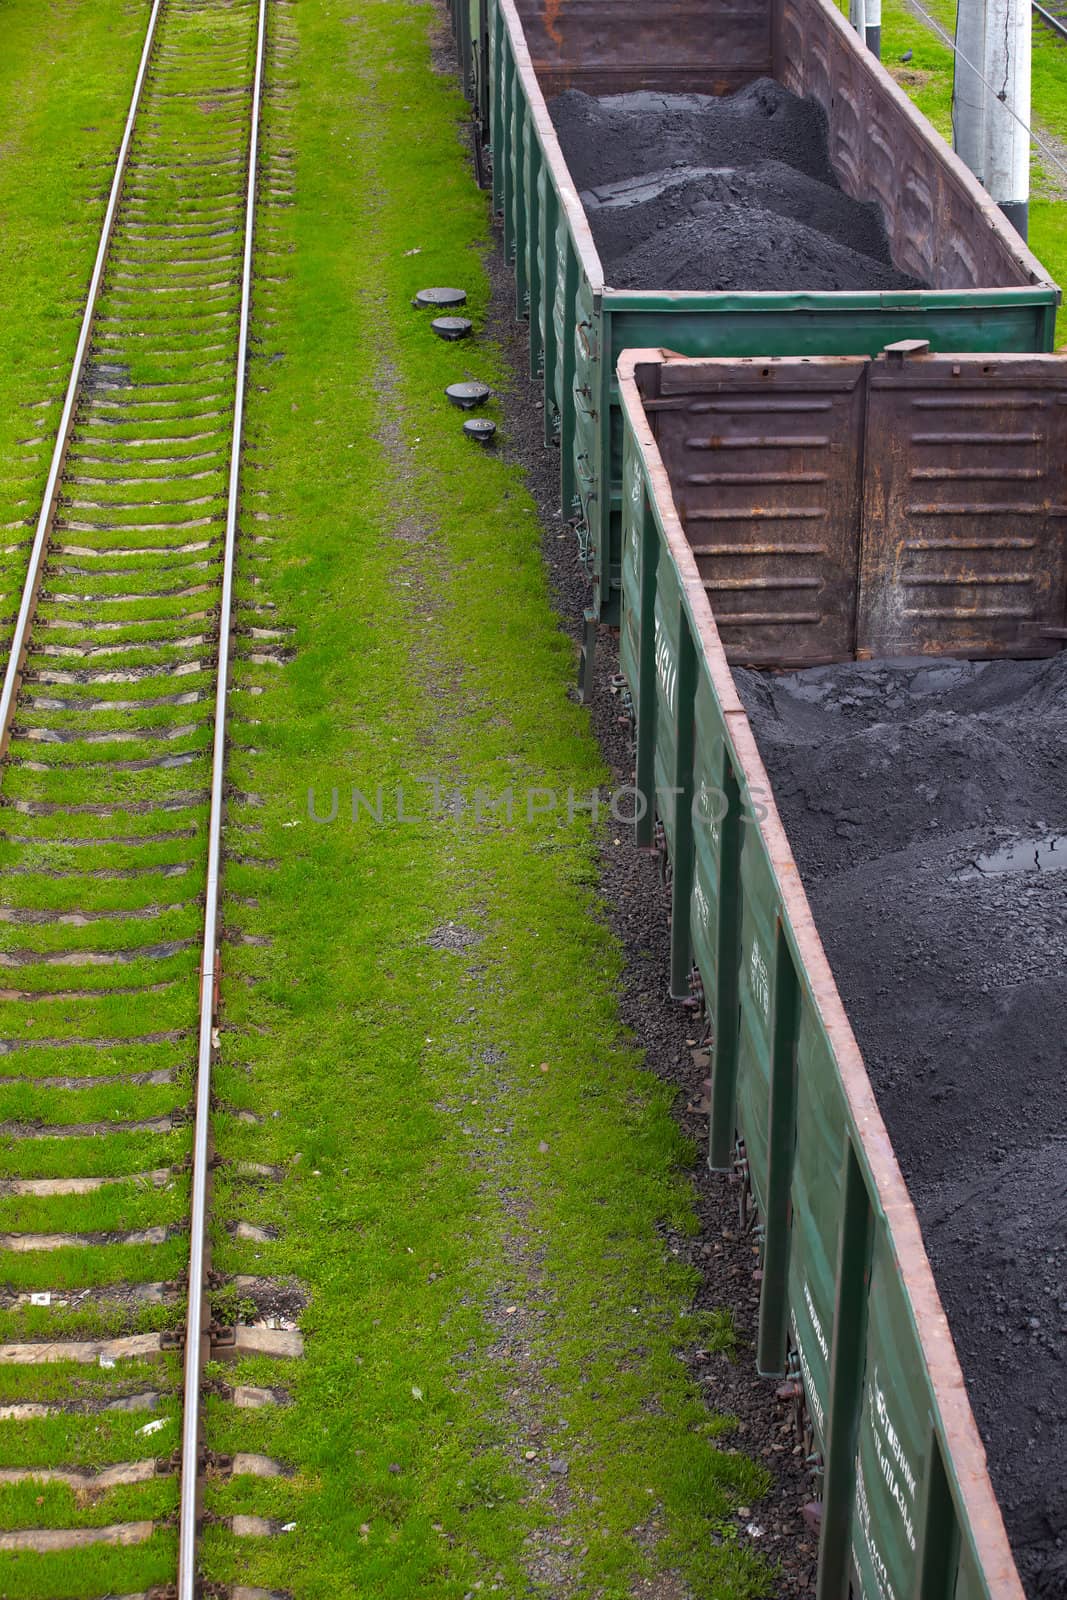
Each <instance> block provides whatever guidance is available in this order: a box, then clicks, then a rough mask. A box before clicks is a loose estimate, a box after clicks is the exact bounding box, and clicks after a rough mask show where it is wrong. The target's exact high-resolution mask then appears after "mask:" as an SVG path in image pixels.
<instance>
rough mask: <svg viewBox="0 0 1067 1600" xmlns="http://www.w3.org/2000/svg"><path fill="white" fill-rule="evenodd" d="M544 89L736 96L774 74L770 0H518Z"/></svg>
mask: <svg viewBox="0 0 1067 1600" xmlns="http://www.w3.org/2000/svg"><path fill="white" fill-rule="evenodd" d="M518 12H519V15H520V17H521V18H522V24H523V28H524V30H525V33H526V39H527V42H528V44H529V46H530V54H531V56H532V57H533V59H534V62H535V64H536V66H537V69H538V73H539V75H540V78H541V87H542V89H543V90H544V92H545V94H547V95H553V94H559V93H560V92H561V91H562V90H564V89H584V90H585V92H586V93H587V94H623V93H626V92H627V91H628V90H631V89H674V90H698V91H699V92H700V93H702V94H729V93H731V92H732V91H733V90H734V89H740V88H741V87H742V86H743V85H744V84H746V83H749V82H750V81H751V80H752V79H753V78H759V77H765V76H769V74H770V72H771V0H753V3H752V4H745V3H744V0H661V3H659V4H657V5H655V6H640V5H634V4H632V0H518Z"/></svg>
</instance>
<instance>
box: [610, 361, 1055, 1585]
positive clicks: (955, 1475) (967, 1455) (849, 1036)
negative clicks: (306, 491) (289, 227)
mask: <svg viewBox="0 0 1067 1600" xmlns="http://www.w3.org/2000/svg"><path fill="white" fill-rule="evenodd" d="M669 359H672V358H671V356H670V353H669V352H667V351H663V350H625V351H623V352H622V354H621V355H620V357H619V363H618V369H617V371H618V380H619V398H620V401H621V403H622V406H623V410H624V414H625V416H626V418H627V420H628V421H629V423H630V426H631V427H632V429H633V432H634V436H635V438H636V439H637V440H638V442H639V444H640V446H641V449H642V452H643V454H644V456H645V462H646V468H647V471H648V476H649V479H650V482H651V485H652V489H653V493H654V497H655V505H656V511H657V513H658V516H659V520H660V524H661V527H662V531H663V535H664V538H665V539H666V541H667V547H668V549H669V550H670V553H671V557H672V559H673V561H674V564H675V566H676V568H677V571H678V575H679V579H680V589H681V593H682V596H683V600H684V603H685V606H686V609H687V611H688V613H689V618H690V621H691V623H692V625H693V630H694V633H695V635H696V637H697V638H698V639H699V641H700V648H701V650H702V652H703V655H704V659H705V660H706V662H707V664H708V670H709V674H710V676H711V681H712V685H713V687H714V689H715V693H716V695H717V696H718V697H719V701H720V704H721V706H722V709H723V713H724V719H725V721H726V723H727V727H728V731H729V734H730V737H731V739H732V740H733V741H734V744H735V752H736V755H737V757H738V762H739V765H740V766H741V769H742V771H743V772H744V774H745V776H746V779H747V781H748V783H749V785H750V787H756V788H757V789H758V790H759V791H762V795H763V796H766V798H767V816H766V817H765V818H764V819H763V820H762V821H760V822H759V823H758V826H759V830H760V835H761V837H762V839H763V842H764V845H765V847H766V849H767V854H768V856H769V858H770V862H771V867H772V870H773V872H774V876H775V879H776V881H777V884H778V888H779V892H780V894H781V897H782V907H783V911H784V913H785V918H786V925H787V929H788V932H789V933H790V934H791V936H792V939H793V941H794V943H795V946H796V950H797V954H798V956H799V957H800V961H801V966H802V968H803V971H804V972H805V973H806V974H807V978H808V981H809V983H810V986H811V993H812V997H813V999H814V1002H815V1005H816V1008H817V1011H818V1014H819V1018H820V1021H821V1022H822V1025H823V1028H824V1029H825V1031H826V1035H827V1038H828V1039H829V1041H830V1046H831V1049H832V1051H833V1055H834V1060H835V1062H836V1063H837V1068H838V1071H839V1073H840V1076H841V1084H842V1088H843V1090H844V1095H845V1101H846V1105H847V1107H848V1112H849V1115H850V1116H851V1119H852V1122H853V1125H854V1127H855V1129H856V1133H857V1136H858V1144H859V1154H860V1156H861V1160H862V1162H863V1164H864V1165H865V1167H866V1169H867V1174H868V1176H869V1178H870V1181H871V1183H872V1186H873V1190H874V1199H875V1200H876V1202H877V1206H878V1207H879V1209H880V1211H881V1214H882V1216H883V1218H884V1220H885V1223H886V1229H887V1234H888V1239H889V1244H890V1248H891V1250H892V1254H893V1259H894V1261H895V1262H896V1264H897V1266H898V1268H899V1269H900V1274H901V1279H902V1282H903V1285H904V1294H905V1299H906V1301H907V1304H908V1306H909V1309H910V1311H911V1315H912V1319H913V1322H914V1327H915V1334H916V1337H917V1339H918V1342H919V1347H920V1349H921V1351H922V1354H923V1358H924V1360H925V1363H926V1369H927V1372H928V1374H929V1379H930V1387H931V1390H932V1393H933V1401H934V1407H935V1410H936V1414H937V1420H938V1422H939V1423H940V1430H941V1433H942V1436H943V1438H944V1441H945V1444H946V1445H947V1447H948V1448H947V1452H946V1464H947V1465H948V1467H949V1475H950V1479H951V1481H952V1483H953V1486H954V1488H955V1489H956V1490H957V1491H958V1500H959V1504H960V1507H961V1510H962V1511H963V1512H964V1516H963V1517H962V1518H961V1530H962V1531H963V1533H964V1537H967V1535H968V1533H969V1535H970V1538H971V1539H972V1541H973V1545H974V1550H975V1554H976V1555H977V1557H978V1562H979V1566H980V1569H981V1571H982V1573H983V1576H984V1577H985V1578H986V1580H987V1581H988V1583H989V1586H990V1591H991V1593H992V1594H993V1595H994V1596H995V1597H996V1600H1024V1595H1023V1588H1022V1584H1021V1582H1020V1579H1019V1574H1018V1570H1017V1568H1016V1565H1015V1560H1014V1557H1013V1555H1012V1552H1011V1546H1010V1544H1009V1543H1008V1536H1007V1532H1006V1530H1005V1527H1004V1518H1003V1515H1002V1513H1001V1509H1000V1506H999V1504H998V1502H997V1499H996V1496H995V1494H994V1493H993V1485H992V1483H991V1482H990V1479H989V1473H988V1470H987V1465H986V1452H985V1446H984V1444H983V1443H982V1439H981V1436H980V1435H979V1432H978V1425H977V1423H976V1422H975V1420H974V1413H973V1411H972V1409H971V1404H970V1401H969V1399H968V1397H967V1390H966V1386H965V1384H964V1379H963V1372H962V1369H961V1367H960V1363H959V1357H958V1356H957V1354H956V1346H955V1344H954V1342H953V1339H952V1334H951V1332H950V1330H949V1326H948V1318H947V1317H946V1316H945V1312H944V1309H943V1307H942V1304H941V1297H940V1295H939V1294H938V1291H937V1285H936V1283H935V1281H934V1275H933V1269H932V1268H931V1266H930V1260H929V1257H928V1256H927V1254H926V1247H925V1246H924V1244H923V1240H922V1233H921V1230H920V1228H919V1219H918V1216H917V1214H916V1211H915V1206H914V1204H913V1202H912V1199H911V1195H910V1194H909V1192H908V1187H907V1184H906V1183H905V1181H904V1175H903V1173H902V1172H901V1170H900V1166H899V1164H898V1162H897V1158H896V1153H895V1151H894V1149H893V1145H892V1141H891V1140H890V1137H889V1132H888V1130H887V1128H886V1125H885V1122H884V1121H883V1119H882V1114H881V1111H880V1110H879V1108H878V1102H877V1100H876V1098H875V1094H874V1089H873V1086H872V1084H871V1080H870V1078H869V1077H868V1075H867V1068H866V1066H865V1065H864V1061H863V1056H862V1054H861V1053H860V1048H859V1045H858V1044H857V1042H856V1036H855V1034H854V1033H853V1031H852V1025H851V1023H850V1022H849V1020H848V1015H847V1013H846V1011H845V1006H844V1002H843V1000H842V999H841V995H840V993H839V992H838V988H837V983H836V981H835V979H834V976H833V973H832V971H831V969H830V963H829V960H828V959H827V956H826V952H825V950H824V949H823V945H822V940H821V939H820V937H819V933H818V930H817V928H816V926H815V919H814V917H813V916H812V913H811V907H810V906H809V904H808V898H807V894H806V892H805V890H804V885H803V882H802V881H801V877H800V871H799V868H798V867H797V864H796V862H795V860H794V859H793V852H792V849H791V847H790V844H789V840H788V837H787V835H786V831H785V827H784V825H783V823H782V820H781V818H780V816H779V814H778V808H777V805H776V804H775V800H774V791H773V788H772V786H771V783H770V780H769V778H768V776H767V772H766V768H765V767H764V765H763V762H762V760H761V759H760V755H759V750H758V748H757V745H756V739H755V735H754V734H753V732H752V729H751V727H750V726H749V721H748V716H747V714H746V712H745V709H744V706H743V704H742V702H741V699H740V696H739V695H738V693H737V688H736V686H735V684H734V680H733V674H732V672H731V670H730V667H729V664H728V663H727V660H726V652H725V650H724V648H723V645H722V641H721V639H720V638H719V631H718V628H717V626H716V624H715V616H714V613H713V611H712V608H711V604H710V602H709V600H708V597H707V594H706V592H705V590H704V586H703V583H702V581H701V578H700V574H699V572H698V571H697V565H696V561H695V559H694V557H693V554H692V552H691V550H690V548H689V541H688V540H687V538H686V536H685V533H684V531H683V529H682V524H681V520H680V518H679V516H678V513H677V510H676V508H675V504H674V496H673V494H672V492H671V486H670V480H669V479H668V477H667V471H666V468H665V467H664V465H663V461H662V458H661V456H660V453H659V447H658V445H657V444H656V440H655V438H654V436H653V434H652V430H651V428H650V426H649V424H648V421H647V418H646V416H645V411H644V406H643V404H642V401H641V394H640V391H639V389H638V387H637V379H636V374H635V369H636V368H637V367H638V366H639V365H644V364H648V363H663V362H665V361H667V360H669ZM673 359H674V360H679V359H685V358H680V357H677V356H675V357H673Z"/></svg>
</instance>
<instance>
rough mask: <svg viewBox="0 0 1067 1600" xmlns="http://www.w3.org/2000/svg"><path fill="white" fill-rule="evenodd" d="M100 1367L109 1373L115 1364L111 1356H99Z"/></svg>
mask: <svg viewBox="0 0 1067 1600" xmlns="http://www.w3.org/2000/svg"><path fill="white" fill-rule="evenodd" d="M100 1365H101V1366H102V1367H103V1368H104V1370H105V1372H106V1371H109V1370H110V1369H111V1368H112V1367H113V1366H114V1365H115V1362H114V1359H113V1358H112V1357H111V1356H101V1357H100Z"/></svg>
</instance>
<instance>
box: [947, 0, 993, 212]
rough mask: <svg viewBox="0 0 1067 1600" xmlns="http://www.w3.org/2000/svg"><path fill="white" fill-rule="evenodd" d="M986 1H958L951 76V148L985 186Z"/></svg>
mask: <svg viewBox="0 0 1067 1600" xmlns="http://www.w3.org/2000/svg"><path fill="white" fill-rule="evenodd" d="M985 27H986V0H957V3H956V55H955V68H954V71H953V75H952V146H953V149H954V150H955V152H956V154H957V155H958V156H959V158H960V160H961V161H965V162H966V163H967V165H968V166H969V167H970V169H971V171H972V172H973V173H974V175H975V177H976V178H977V179H978V181H979V183H984V182H985V156H986V151H985V129H986V92H987V91H986V86H985V84H984V83H983V82H982V73H983V71H984V64H985Z"/></svg>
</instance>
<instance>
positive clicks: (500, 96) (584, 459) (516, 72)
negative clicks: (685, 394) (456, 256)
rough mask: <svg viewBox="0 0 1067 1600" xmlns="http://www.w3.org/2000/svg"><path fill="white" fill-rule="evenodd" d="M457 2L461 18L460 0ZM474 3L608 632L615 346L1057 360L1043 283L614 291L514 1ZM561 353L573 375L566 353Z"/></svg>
mask: <svg viewBox="0 0 1067 1600" xmlns="http://www.w3.org/2000/svg"><path fill="white" fill-rule="evenodd" d="M453 3H454V4H456V5H458V6H459V7H460V10H462V5H463V0H453ZM471 3H472V4H474V3H478V0H471ZM480 3H481V4H482V5H486V6H487V7H488V20H487V35H488V38H489V40H490V48H489V50H488V52H487V60H486V71H487V73H488V77H489V85H488V91H487V93H486V104H487V106H488V107H489V108H491V109H490V142H491V146H492V153H493V200H494V206H495V209H496V210H497V212H498V213H499V214H500V215H501V216H502V219H503V230H504V248H505V252H506V254H507V255H508V258H509V260H514V262H515V271H516V283H517V301H518V309H519V314H520V316H524V317H525V316H528V317H529V325H530V345H531V350H530V361H531V371H534V372H537V371H538V370H540V369H542V361H541V347H542V344H543V347H544V353H545V359H544V362H543V372H544V384H545V429H546V437H547V438H548V439H549V440H550V441H556V440H558V441H559V443H560V446H561V455H560V465H561V477H562V483H561V488H562V503H563V507H564V515H565V516H567V517H569V518H574V519H576V521H577V523H578V524H579V525H580V532H581V539H582V549H583V552H584V554H585V558H586V565H587V568H588V571H589V574H590V578H591V580H592V583H593V589H594V602H593V604H594V610H595V611H596V612H597V614H598V616H600V617H601V618H602V619H603V620H604V621H608V622H617V621H618V617H619V599H620V595H621V583H622V570H621V568H622V548H621V529H622V508H621V493H622V488H621V485H622V425H621V420H620V416H619V409H618V392H617V385H616V382H615V371H616V366H617V363H618V358H619V356H620V354H621V353H622V351H623V350H627V349H650V348H654V347H657V346H658V347H660V348H664V349H669V350H674V351H677V352H680V353H681V354H684V355H717V356H734V355H748V356H753V355H755V356H759V355H809V354H810V355H875V354H876V353H877V352H878V351H879V350H881V349H883V348H884V346H885V345H887V344H891V343H894V342H895V341H898V340H901V339H912V338H915V339H926V340H929V342H930V346H931V348H932V349H933V350H940V351H952V350H983V351H984V350H990V351H1010V350H1016V351H1044V350H1051V349H1052V343H1053V333H1054V324H1055V315H1056V306H1057V303H1058V299H1059V295H1058V290H1057V289H1056V288H1055V286H1054V285H1052V284H1050V283H1048V282H1041V283H1038V284H1035V285H1032V286H1029V287H1020V288H994V289H938V290H924V291H917V292H900V293H893V294H879V293H873V292H872V293H828V292H827V293H822V292H821V293H781V294H777V293H753V294H735V293H722V294H693V293H673V292H667V291H664V292H654V291H652V292H647V293H636V292H632V291H621V290H616V289H612V288H611V287H610V286H609V285H606V284H605V282H604V272H603V268H602V266H601V263H600V259H599V257H598V255H597V253H596V250H595V247H594V246H593V242H592V238H591V236H590V235H589V232H588V225H587V222H586V219H585V214H584V212H583V210H582V207H581V205H580V202H579V200H578V196H577V194H576V192H575V190H574V186H573V184H572V182H571V179H570V175H569V173H568V171H567V168H566V165H565V163H564V161H563V158H562V155H561V152H560V150H559V146H558V143H557V142H556V138H555V134H554V132H553V131H552V126H551V122H550V120H549V117H548V113H547V111H546V109H545V104H544V97H543V95H542V92H541V88H540V86H539V83H538V79H537V73H536V70H535V67H534V64H533V62H532V61H531V58H530V55H529V52H528V50H527V47H526V43H525V38H524V34H523V29H522V24H521V22H520V20H519V16H518V13H517V11H516V10H515V7H514V5H513V4H512V0H480ZM542 219H544V221H543V222H542ZM553 226H554V232H555V240H556V242H555V257H556V259H555V265H554V266H553V264H552V262H551V260H550V256H551V247H550V244H549V241H550V239H551V237H552V231H553ZM550 323H552V324H553V333H554V335H555V338H551V337H550V336H549V333H548V328H549V324H550ZM570 346H573V351H572V354H573V364H572V362H571V360H570V359H569V358H568V357H567V356H566V351H567V349H568V347H570ZM553 347H555V348H553ZM553 354H554V355H555V358H556V359H555V361H553V360H552V359H551V357H552V355H553ZM561 355H562V356H563V360H562V362H561V359H560V358H561Z"/></svg>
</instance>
